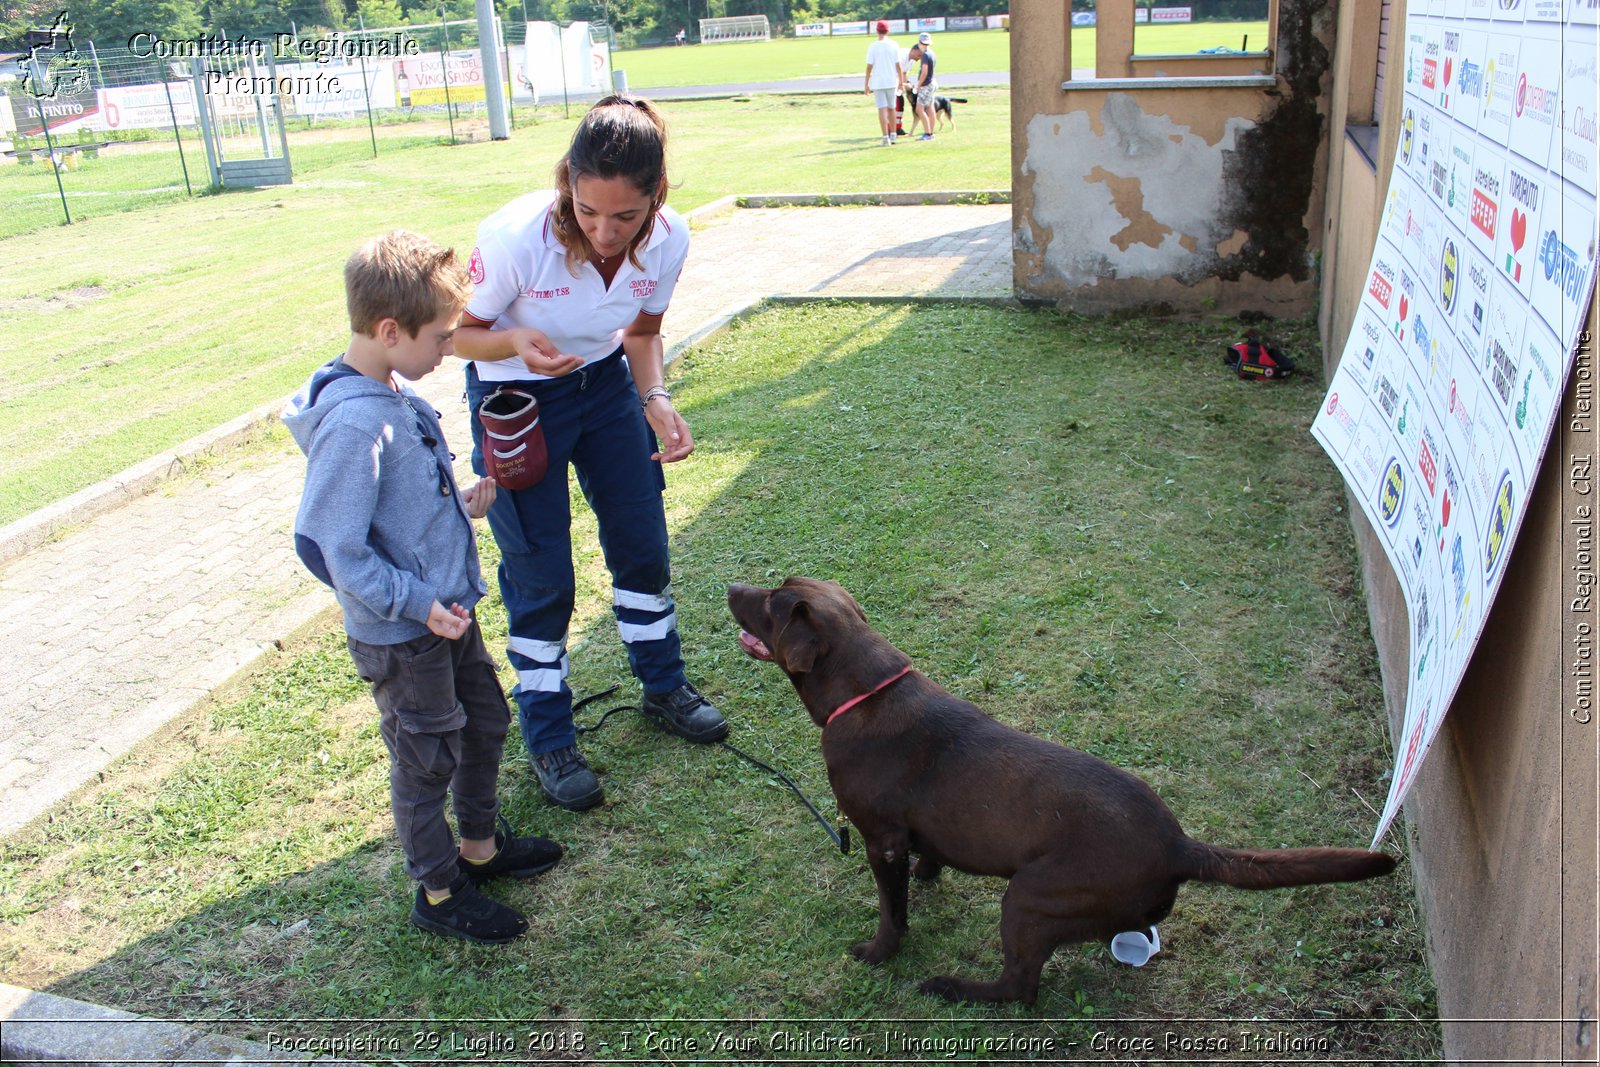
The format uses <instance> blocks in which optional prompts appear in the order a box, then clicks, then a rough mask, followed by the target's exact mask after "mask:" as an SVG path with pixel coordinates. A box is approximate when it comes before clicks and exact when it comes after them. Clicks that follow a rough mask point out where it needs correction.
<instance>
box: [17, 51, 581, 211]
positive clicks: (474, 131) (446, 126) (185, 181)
mask: <svg viewBox="0 0 1600 1067" xmlns="http://www.w3.org/2000/svg"><path fill="white" fill-rule="evenodd" d="M219 36H221V35H220V34H219ZM497 36H498V38H499V40H498V42H497V50H498V52H499V55H500V67H501V73H502V83H501V84H500V85H499V86H498V87H490V86H488V85H486V84H485V78H484V72H483V61H482V53H481V51H480V49H479V32H478V26H477V23H476V22H473V21H463V22H441V23H435V24H432V25H422V26H405V27H393V28H379V29H366V28H358V29H357V30H356V31H354V32H351V33H341V34H338V35H335V36H334V37H331V38H328V39H301V38H298V37H293V36H291V35H283V36H282V37H280V38H279V39H278V40H276V41H267V42H263V43H262V45H261V46H260V48H259V49H256V50H253V51H246V53H245V54H244V55H242V56H241V55H239V54H232V55H226V56H201V57H192V56H181V55H180V56H173V55H171V54H170V53H171V52H172V51H173V49H171V48H166V47H163V46H162V42H159V41H158V40H155V39H149V40H141V39H140V38H138V37H136V38H134V39H133V40H132V41H130V42H128V44H129V46H130V47H124V48H117V49H102V48H98V47H96V45H95V44H94V43H93V42H77V43H73V42H70V41H63V42H61V44H62V45H63V47H58V48H54V49H41V50H39V52H38V53H36V55H35V57H34V58H33V60H32V61H31V62H29V61H24V63H23V70H22V76H21V77H19V78H16V79H14V80H0V151H3V155H0V205H3V210H0V238H3V237H9V236H14V235H16V234H22V233H30V232H33V231H36V230H40V229H43V228H46V227H49V226H53V225H60V224H63V223H70V222H75V221H78V220H80V219H84V218H88V217H91V216H95V215H104V214H109V213H113V212H118V211H127V210H131V209H135V208H139V207H143V206H145V205H148V204H158V203H161V202H163V201H168V200H173V199H177V198H181V197H188V196H195V195H201V194H204V193H207V192H210V191H213V190H214V189H215V188H216V187H217V182H218V178H217V177H216V175H215V172H214V171H213V169H212V163H213V162H226V161H227V160H229V159H241V158H269V159H270V158H277V159H282V158H283V157H284V156H285V155H286V156H287V159H288V161H289V164H290V166H291V168H292V173H293V176H294V178H295V179H297V180H298V179H299V178H301V177H303V176H306V175H310V174H313V173H315V172H317V171H320V170H325V169H327V168H330V167H334V166H338V165H340V164H345V163H351V162H355V161H358V160H364V159H372V158H375V157H378V156H381V155H382V154H384V153H386V152H394V151H404V150H407V149H411V148H417V147H422V146H427V145H437V144H443V143H450V144H454V143H460V142H462V141H471V140H483V139H486V138H487V137H488V136H489V130H488V117H487V108H488V104H487V94H488V93H489V92H491V91H493V92H497V93H499V94H500V95H501V96H502V97H503V98H504V99H505V100H506V101H507V102H508V107H507V114H508V116H509V120H510V124H511V126H512V128H513V129H515V127H517V126H518V125H524V124H532V123H536V122H538V121H540V109H541V108H546V109H548V108H551V107H555V108H561V109H563V111H565V112H566V113H567V114H570V113H571V108H572V107H573V105H575V104H577V105H580V106H581V104H582V103H584V102H586V101H587V100H592V99H594V97H596V96H598V95H600V94H601V93H603V92H607V91H610V88H611V68H610V48H611V33H610V31H609V29H608V28H607V27H606V26H604V25H603V24H590V23H574V24H568V25H562V24H558V23H540V22H535V23H514V24H508V25H505V26H503V27H497ZM280 129H281V133H280ZM203 132H209V133H210V134H211V142H212V145H213V148H214V156H215V158H213V159H208V154H207V151H206V145H205V143H204V139H203ZM221 184H222V185H227V184H229V183H228V181H227V180H222V182H221Z"/></svg>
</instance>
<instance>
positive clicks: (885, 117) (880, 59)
mask: <svg viewBox="0 0 1600 1067" xmlns="http://www.w3.org/2000/svg"><path fill="white" fill-rule="evenodd" d="M877 29H878V39H877V40H876V41H873V42H872V44H870V45H868V46H867V78H866V85H865V86H864V87H863V91H864V92H868V93H871V94H872V96H873V99H874V102H875V103H876V104H877V105H878V125H879V126H880V127H881V128H882V133H883V143H884V144H886V145H891V144H894V136H895V134H894V131H895V121H894V98H895V96H896V95H897V94H898V93H899V92H900V87H901V86H902V85H904V84H905V80H906V75H905V69H904V68H903V67H901V66H900V49H899V48H898V47H896V46H895V43H894V42H893V41H891V40H889V24H888V23H887V22H884V21H882V20H879V22H878V27H877Z"/></svg>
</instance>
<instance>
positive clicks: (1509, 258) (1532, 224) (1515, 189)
mask: <svg viewBox="0 0 1600 1067" xmlns="http://www.w3.org/2000/svg"><path fill="white" fill-rule="evenodd" d="M1543 184H1544V180H1543V178H1542V177H1536V176H1535V172H1534V171H1532V170H1530V169H1528V168H1526V167H1524V166H1523V165H1522V164H1521V163H1518V162H1512V163H1511V165H1510V166H1509V167H1507V168H1506V180H1505V186H1504V188H1505V199H1504V201H1503V206H1504V207H1507V208H1509V209H1510V212H1511V214H1510V217H1509V218H1507V219H1506V220H1505V225H1503V226H1501V227H1500V237H1499V241H1498V243H1497V246H1496V251H1495V267H1496V269H1498V270H1499V271H1500V273H1501V274H1502V275H1504V276H1505V277H1506V278H1509V279H1510V280H1511V282H1512V284H1513V285H1515V286H1516V287H1517V291H1518V292H1520V293H1521V294H1522V296H1523V297H1524V298H1526V297H1527V295H1528V288H1529V287H1530V286H1531V285H1532V284H1533V262H1534V252H1535V245H1536V244H1537V242H1536V241H1534V240H1532V238H1534V237H1536V236H1537V235H1538V232H1539V201H1540V198H1541V195H1542V193H1543Z"/></svg>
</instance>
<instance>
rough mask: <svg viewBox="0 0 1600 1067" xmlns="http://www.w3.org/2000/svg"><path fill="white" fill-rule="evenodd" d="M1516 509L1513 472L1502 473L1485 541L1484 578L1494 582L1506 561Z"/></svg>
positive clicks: (1492, 504)
mask: <svg viewBox="0 0 1600 1067" xmlns="http://www.w3.org/2000/svg"><path fill="white" fill-rule="evenodd" d="M1515 508H1516V495H1515V490H1514V488H1513V486H1512V484H1511V471H1509V470H1503V471H1501V472H1500V485H1499V486H1498V487H1497V488H1496V489H1495V491H1494V499H1493V501H1491V502H1490V504H1489V528H1488V530H1487V532H1486V533H1485V535H1484V539H1483V576H1484V578H1485V579H1487V580H1492V579H1493V578H1494V576H1495V571H1496V570H1498V569H1499V567H1500V561H1501V560H1503V559H1505V555H1506V551H1505V550H1506V540H1507V538H1509V537H1510V536H1511V516H1512V514H1513V512H1514V511H1515Z"/></svg>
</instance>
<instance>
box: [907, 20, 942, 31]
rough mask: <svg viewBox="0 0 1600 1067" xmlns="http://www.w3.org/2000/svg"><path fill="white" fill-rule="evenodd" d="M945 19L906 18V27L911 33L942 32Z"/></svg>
mask: <svg viewBox="0 0 1600 1067" xmlns="http://www.w3.org/2000/svg"><path fill="white" fill-rule="evenodd" d="M944 28H945V20H944V19H942V18H937V19H907V20H906V29H907V30H908V31H910V32H911V33H943V32H944Z"/></svg>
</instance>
